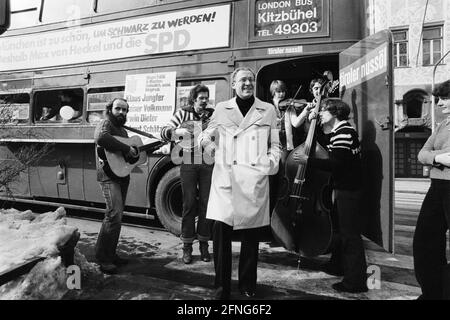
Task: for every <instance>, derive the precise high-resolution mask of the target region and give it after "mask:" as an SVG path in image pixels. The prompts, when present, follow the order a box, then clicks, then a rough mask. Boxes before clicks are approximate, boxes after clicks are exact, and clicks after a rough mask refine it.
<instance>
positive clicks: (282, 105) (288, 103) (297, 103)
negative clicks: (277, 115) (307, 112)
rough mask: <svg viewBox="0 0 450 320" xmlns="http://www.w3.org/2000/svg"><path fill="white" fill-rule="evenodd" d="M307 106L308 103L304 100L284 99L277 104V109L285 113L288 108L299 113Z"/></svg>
mask: <svg viewBox="0 0 450 320" xmlns="http://www.w3.org/2000/svg"><path fill="white" fill-rule="evenodd" d="M307 104H308V102H307V101H306V100H305V99H286V100H283V101H280V102H279V103H278V108H279V109H280V110H281V111H285V110H287V109H288V108H289V107H293V108H295V110H297V111H301V110H303V108H304V107H305V106H306V105H307Z"/></svg>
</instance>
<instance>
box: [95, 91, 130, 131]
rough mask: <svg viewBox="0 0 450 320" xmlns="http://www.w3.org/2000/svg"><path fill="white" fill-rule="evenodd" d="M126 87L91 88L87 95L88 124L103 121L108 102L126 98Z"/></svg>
mask: <svg viewBox="0 0 450 320" xmlns="http://www.w3.org/2000/svg"><path fill="white" fill-rule="evenodd" d="M124 91H125V87H122V86H121V87H108V88H91V89H89V90H88V94H87V119H86V120H87V122H89V123H90V124H97V123H99V122H100V121H101V120H102V119H103V112H104V110H105V106H106V104H107V103H108V102H110V101H111V100H113V99H115V98H123V97H124Z"/></svg>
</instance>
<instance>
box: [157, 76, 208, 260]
mask: <svg viewBox="0 0 450 320" xmlns="http://www.w3.org/2000/svg"><path fill="white" fill-rule="evenodd" d="M208 101H209V89H208V87H207V86H205V85H202V84H198V85H196V86H195V87H193V88H192V89H191V91H190V92H189V104H188V106H187V107H186V108H181V109H180V110H178V111H177V112H175V114H174V115H173V116H172V118H171V119H170V122H169V124H168V125H167V126H165V127H164V128H163V129H162V130H161V138H162V139H164V140H166V141H177V142H178V143H179V146H182V147H181V149H182V152H183V156H182V159H183V162H182V164H181V168H180V178H181V190H182V193H183V213H182V220H181V241H182V242H183V262H184V263H185V264H190V263H191V262H192V243H193V242H194V240H195V238H196V237H197V239H198V240H199V242H200V258H201V260H202V261H204V262H209V261H210V260H211V257H210V254H209V252H208V240H209V239H210V237H211V228H212V221H211V220H209V219H206V208H207V205H208V198H209V189H210V187H211V174H212V170H213V165H212V164H210V163H205V161H204V158H203V152H202V148H201V147H199V146H198V145H196V144H197V138H196V137H195V133H196V132H197V133H198V134H200V132H201V130H202V129H203V127H206V125H207V123H208V121H209V118H210V117H211V115H212V114H213V112H214V109H212V108H210V107H209V104H208ZM180 140H181V141H180ZM197 185H198V192H197ZM197 195H198V199H199V200H198V201H197ZM196 216H198V221H197V232H196V230H195V217H196Z"/></svg>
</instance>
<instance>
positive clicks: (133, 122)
mask: <svg viewBox="0 0 450 320" xmlns="http://www.w3.org/2000/svg"><path fill="white" fill-rule="evenodd" d="M175 86H176V72H161V73H147V74H133V75H127V77H126V81H125V93H124V97H125V99H127V101H128V105H129V106H130V109H129V112H128V114H127V125H128V126H130V127H132V128H135V129H138V130H141V131H144V132H147V133H150V134H152V135H154V136H156V137H158V138H160V133H161V129H162V128H163V127H164V126H165V125H167V123H169V120H170V118H171V117H172V115H173V113H174V110H175V89H176V88H175Z"/></svg>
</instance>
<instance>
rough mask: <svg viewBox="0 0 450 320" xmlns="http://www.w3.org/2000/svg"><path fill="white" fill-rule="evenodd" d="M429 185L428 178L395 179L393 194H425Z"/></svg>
mask: <svg viewBox="0 0 450 320" xmlns="http://www.w3.org/2000/svg"><path fill="white" fill-rule="evenodd" d="M430 183H431V181H430V179H429V178H423V179H417V178H396V179H395V192H400V193H418V194H426V193H427V191H428V188H429V187H430Z"/></svg>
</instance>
